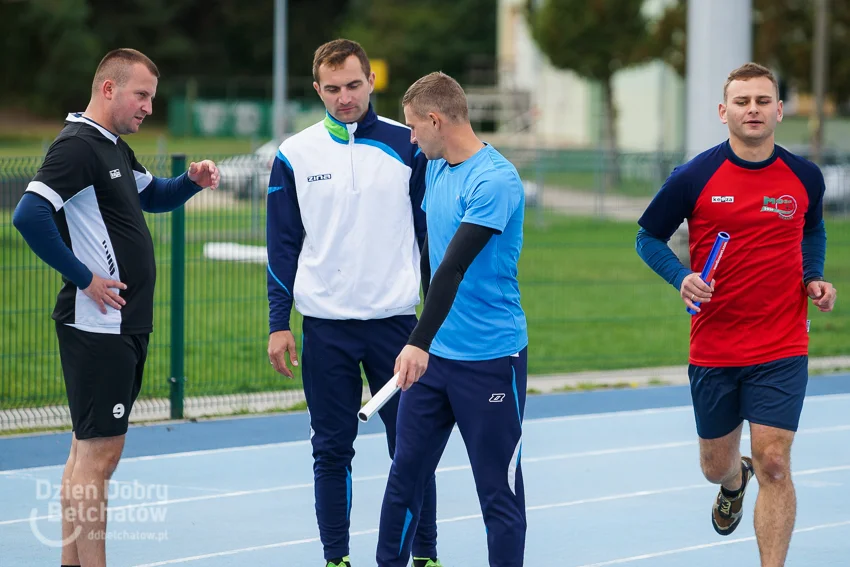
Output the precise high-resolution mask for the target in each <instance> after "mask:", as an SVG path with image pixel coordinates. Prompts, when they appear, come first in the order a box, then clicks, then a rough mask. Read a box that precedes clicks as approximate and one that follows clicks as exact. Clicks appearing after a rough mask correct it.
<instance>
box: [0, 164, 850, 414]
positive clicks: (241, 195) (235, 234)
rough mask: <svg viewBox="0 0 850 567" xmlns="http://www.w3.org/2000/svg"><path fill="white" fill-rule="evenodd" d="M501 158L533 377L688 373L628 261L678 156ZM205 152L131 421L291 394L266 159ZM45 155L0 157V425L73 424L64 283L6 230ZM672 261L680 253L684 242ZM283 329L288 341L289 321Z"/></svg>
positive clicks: (167, 260)
mask: <svg viewBox="0 0 850 567" xmlns="http://www.w3.org/2000/svg"><path fill="white" fill-rule="evenodd" d="M503 151H504V153H505V154H506V155H508V156H509V157H510V159H512V161H513V162H514V163H515V164H516V165H517V167H518V169H519V170H520V171H521V174H522V177H523V179H524V182H525V183H526V194H527V197H528V199H527V210H526V213H527V222H526V230H525V243H524V248H523V253H522V258H521V261H520V284H521V292H522V301H523V307H524V309H525V310H526V313H527V316H528V323H529V334H530V346H529V372H530V374H555V373H564V372H572V371H580V370H606V369H617V368H629V367H648V366H664V365H672V364H685V363H686V361H687V344H688V318H687V316H685V314H684V309H683V307H682V305H681V302H680V301H678V299H677V296H676V293H675V291H674V290H672V288H670V287H669V286H668V285H667V284H666V283H664V282H662V281H660V279H659V278H658V277H657V276H656V275H655V274H653V273H652V272H651V271H650V270H649V269H648V268H646V267H645V266H644V265H643V263H642V262H641V261H640V260H639V258H638V257H637V255H636V254H635V252H634V236H635V231H636V229H637V225H636V223H635V221H636V220H637V218H638V216H639V214H640V212H642V210H643V208H644V207H645V206H646V204H647V203H648V201H649V199H650V198H651V196H652V195H653V194H654V192H655V191H656V190H657V188H658V187H659V186H660V184H661V183H662V182H663V180H664V179H665V178H666V176H667V175H668V174H669V172H670V171H671V170H672V168H673V167H674V166H675V165H677V164H678V163H681V160H682V159H683V156H680V155H678V156H677V155H664V154H621V155H619V156H618V157H617V161H616V164H617V174H616V175H615V176H608V178H607V179H606V177H605V175H606V174H607V173H610V166H609V165H607V164H610V163H612V162H611V161H610V160H606V158H605V156H604V155H602V154H601V153H599V152H593V151H544V150H541V149H518V148H503ZM266 153H268V152H266ZM271 155H272V156H273V155H274V154H273V153H272V154H271ZM204 157H211V156H204ZM212 157H213V159H216V161H217V163H218V164H219V166H220V168H221V171H222V187H221V189H220V190H219V191H216V192H209V191H205V192H203V193H201V194H199V195H197V196H196V197H195V198H193V199H192V200H191V201H190V202H189V203H188V204H187V205H186V206H185V207H183V208H181V209H179V210H178V211H175V212H174V213H169V214H158V215H152V214H151V215H147V219H148V224H149V226H150V229H151V233H152V236H153V240H154V244H155V251H156V259H157V288H156V294H155V312H154V333H153V335H152V337H151V343H150V349H149V356H148V362H147V366H146V372H145V379H144V387H143V389H142V392H141V395H140V402H139V403H138V404H137V406H136V407H135V408H134V413H133V415H131V419H133V420H138V419H156V418H168V417H182V416H198V415H209V414H215V413H233V412H242V411H263V410H271V409H277V408H284V407H289V406H291V405H292V404H294V403H296V402H298V401H300V400H302V399H303V396H301V393H300V378H299V375H298V372H299V370H298V369H296V380H287V379H285V378H283V377H281V376H279V375H277V374H276V373H275V372H274V370H273V369H272V367H271V366H270V365H269V363H268V360H267V356H266V344H267V340H268V324H267V315H268V306H267V299H266V255H265V194H266V191H265V188H266V184H267V180H268V172H269V166H270V159H271V158H270V157H269V156H268V155H265V154H263V153H262V152H260V153H258V154H254V155H249V156H236V157H232V156H218V157H216V156H212ZM41 159H42V158H40V157H33V158H12V159H9V158H0V285H2V305H0V430H3V429H12V428H14V429H21V428H26V427H44V426H60V425H61V426H64V425H67V424H68V423H69V417H68V413H67V408H66V407H65V388H64V382H63V378H62V372H61V367H60V365H59V359H58V347H57V344H56V338H55V331H54V328H53V322H52V321H51V319H50V316H49V314H50V312H51V311H52V308H53V303H54V301H55V297H56V294H57V292H58V291H59V288H60V285H61V282H60V277H59V275H58V274H56V272H54V271H53V270H52V269H50V268H49V267H47V266H46V265H45V264H44V263H43V262H41V260H39V259H38V258H37V257H36V256H35V255H34V254H33V253H32V252H31V251H30V250H29V248H28V246H27V245H26V243H25V242H24V241H23V239H22V238H21V237H20V235H19V234H18V233H17V231H16V230H15V229H14V227H13V226H12V222H11V219H12V212H13V209H14V206H15V205H16V204H17V202H18V200H19V198H20V196H21V195H22V194H23V192H24V190H25V188H26V185H27V184H28V183H29V181H30V179H32V177H33V175H35V173H36V171H37V168H38V166H39V165H40V163H41ZM194 159H199V158H198V157H195V158H194ZM140 161H141V162H142V163H144V164H145V166H146V167H147V168H148V169H149V170H150V171H151V172H152V173H153V174H154V175H157V176H163V177H167V176H170V175H172V174H178V173H181V172H182V171H185V167H186V161H185V158H183V157H181V156H151V157H141V158H140ZM846 163H850V160H844V161H842V160H840V159H836V160H835V162H834V163H833V164H828V165H827V166H825V167H824V172H825V177H826V178H827V191H828V194H829V195H830V198H829V201H828V202H827V203H826V205H827V210H828V211H829V216H828V231H829V251H828V260H827V270H828V273H829V274H830V277H831V278H832V279H833V280H834V281H835V282H836V285H837V286H839V287H841V286H842V284H843V287H845V288H846V287H847V285H848V284H850V216H848V214H850V168H848V167H847V166H846V165H844V164H846ZM830 168H834V169H830ZM612 180H613V183H612ZM606 183H609V185H607V186H606ZM679 251H680V252H681V253H682V254H687V250H686V247H680V248H679ZM829 317H830V318H829V319H826V318H823V317H819V314H814V315H813V319H814V320H815V321H814V324H813V327H812V335H811V336H812V354H813V355H840V354H850V341H847V340H846V337H848V336H850V309H846V308H844V307H843V306H842V305H841V303H840V302H839V307H838V308H837V310H836V312H835V313H832V314H830V315H829ZM821 321H823V322H822V323H821ZM292 322H293V331H294V333H295V335H296V337H300V325H301V320H300V317H299V316H298V315H297V313H295V312H293V317H292ZM299 342H300V341H299Z"/></svg>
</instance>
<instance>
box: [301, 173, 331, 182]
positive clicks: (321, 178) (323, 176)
mask: <svg viewBox="0 0 850 567" xmlns="http://www.w3.org/2000/svg"><path fill="white" fill-rule="evenodd" d="M330 178H331V174H330V173H322V174H321V175H311V176H309V177H308V178H307V183H312V182H314V181H327V180H328V179H330Z"/></svg>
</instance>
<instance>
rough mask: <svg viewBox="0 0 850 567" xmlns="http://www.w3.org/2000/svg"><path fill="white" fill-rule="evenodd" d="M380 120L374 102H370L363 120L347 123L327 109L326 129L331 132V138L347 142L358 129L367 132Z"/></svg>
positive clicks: (342, 142) (341, 142)
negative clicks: (373, 106) (373, 105)
mask: <svg viewBox="0 0 850 567" xmlns="http://www.w3.org/2000/svg"><path fill="white" fill-rule="evenodd" d="M377 121H378V115H377V114H375V110H374V109H373V108H372V103H371V102H370V103H369V110H367V111H366V115H365V116H364V117H363V120H361V121H360V122H353V123H351V124H346V123H345V122H340V121H339V120H337V119H336V118H334V117H333V116H331V113H330V112H328V111H325V122H324V124H325V130H327V131H328V134H330V136H331V139H332V140H333V141H334V142H339V143H340V144H347V143H348V141H349V140H350V139H351V135H352V134H354V132H356V131H358V130H359V131H360V132H365V131H368V130H369V129H370V128H371V127H372V126H373V125H374V124H375V123H376V122H377Z"/></svg>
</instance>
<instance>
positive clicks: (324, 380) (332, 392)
mask: <svg viewBox="0 0 850 567" xmlns="http://www.w3.org/2000/svg"><path fill="white" fill-rule="evenodd" d="M415 326H416V317H415V316H413V315H409V316H405V315H400V316H396V317H389V318H386V319H373V320H369V321H359V320H343V321H335V320H329V319H314V318H311V317H305V318H304V325H303V329H304V337H303V339H302V344H301V348H302V352H301V365H302V377H303V381H304V394H305V396H306V397H307V407H308V409H309V411H310V427H311V428H312V437H311V441H312V444H313V459H314V462H313V475H314V479H315V492H316V518H317V520H318V524H319V535H320V537H321V540H322V545H323V546H324V551H325V559H332V558H336V557H344V556H346V555H348V553H349V547H348V541H349V540H348V538H349V536H348V534H349V515H350V512H351V501H352V482H351V460H352V458H353V457H354V439H355V437H356V436H357V427H358V423H359V421H358V419H357V412H358V411H359V409H360V403H361V398H362V392H363V382H362V378H361V373H360V365H361V364H362V365H363V370H364V371H365V374H366V378H367V379H368V381H369V389H370V390H371V391H372V393H373V394H374V393H375V392H377V391H378V390H379V389H380V388H381V387H382V386H383V385H384V384H385V383H386V382H387V381H388V380H389V379H390V378H392V376H393V370H394V367H395V359H396V357H397V356H398V354H399V353H400V352H401V349H402V348H404V345H405V344H407V339H408V338H409V336H410V333H411V331H413V328H414V327H415ZM398 403H399V398H398V396H395V397H394V399H393V400H391V401H390V402H389V403H387V404H386V405H385V406H384V407H383V408H382V409H381V411H380V413H379V415H380V416H381V420H382V421H383V422H384V426H385V427H386V430H387V445H388V447H389V453H390V457H391V458H392V457H393V455H394V453H395V448H396V416H397V414H398ZM425 485H426V486H425V487H424V488H423V494H424V503H423V504H422V507H421V518H420V517H419V516H417V519H418V520H419V528H418V529H417V530H416V534H415V536H414V537H413V551H414V553H415V554H416V556H417V557H420V556H421V557H436V554H437V551H436V547H437V522H436V516H437V495H436V486H435V483H434V474H433V471H432V473H431V475H430V478H429V479H427V481H426V482H425Z"/></svg>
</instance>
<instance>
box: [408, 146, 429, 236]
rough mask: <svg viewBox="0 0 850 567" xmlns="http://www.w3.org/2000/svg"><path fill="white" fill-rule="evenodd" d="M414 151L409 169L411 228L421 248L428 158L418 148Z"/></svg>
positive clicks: (424, 228)
mask: <svg viewBox="0 0 850 567" xmlns="http://www.w3.org/2000/svg"><path fill="white" fill-rule="evenodd" d="M415 152H416V153H415V154H414V156H413V167H412V169H411V171H410V205H411V207H412V208H413V230H414V232H415V233H416V242H417V243H418V244H419V249H420V250H422V247H423V246H424V245H425V232H426V230H427V227H426V224H425V209H424V208H423V203H422V201H423V199H424V197H425V169H426V168H427V167H428V160H427V159H426V158H425V154H423V153H422V151H421V150H420V149H419V148H416V149H415Z"/></svg>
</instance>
